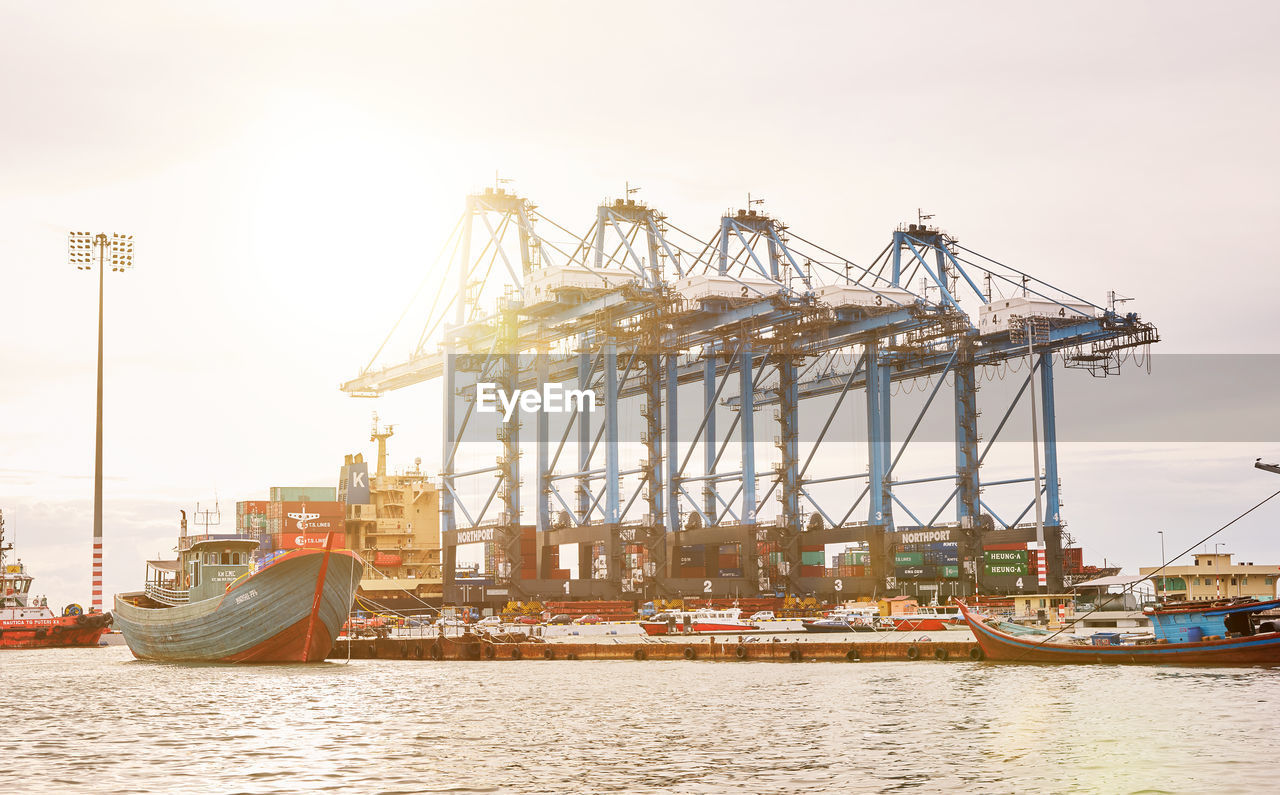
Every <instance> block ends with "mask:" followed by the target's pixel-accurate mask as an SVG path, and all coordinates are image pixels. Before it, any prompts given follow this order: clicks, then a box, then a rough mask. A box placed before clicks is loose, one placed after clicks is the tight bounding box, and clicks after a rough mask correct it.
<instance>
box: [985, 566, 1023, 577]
mask: <svg viewBox="0 0 1280 795" xmlns="http://www.w3.org/2000/svg"><path fill="white" fill-rule="evenodd" d="M985 570H986V573H987V576H988V577H1025V576H1026V574H1027V564H1026V563H996V564H991V563H988V564H987V565H986V566H985Z"/></svg>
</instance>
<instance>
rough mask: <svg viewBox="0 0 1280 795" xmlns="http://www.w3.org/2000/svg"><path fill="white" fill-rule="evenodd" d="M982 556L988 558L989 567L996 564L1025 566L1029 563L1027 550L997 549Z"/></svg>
mask: <svg viewBox="0 0 1280 795" xmlns="http://www.w3.org/2000/svg"><path fill="white" fill-rule="evenodd" d="M982 554H983V555H984V556H985V557H986V559H987V565H988V566H990V565H992V564H996V563H1008V564H1017V563H1021V564H1023V565H1024V566H1025V565H1026V563H1027V551H1026V550H1025V549H996V550H991V551H988V552H984V553H982Z"/></svg>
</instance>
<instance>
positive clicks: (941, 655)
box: [933, 646, 951, 662]
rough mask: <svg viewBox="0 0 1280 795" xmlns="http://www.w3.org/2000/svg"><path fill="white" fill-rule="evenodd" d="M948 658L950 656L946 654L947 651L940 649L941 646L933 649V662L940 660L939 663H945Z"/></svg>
mask: <svg viewBox="0 0 1280 795" xmlns="http://www.w3.org/2000/svg"><path fill="white" fill-rule="evenodd" d="M949 656H951V655H949V654H948V653H947V650H946V649H944V648H942V647H941V646H939V647H937V648H936V649H934V650H933V659H935V660H940V661H942V662H946V661H947V657H949Z"/></svg>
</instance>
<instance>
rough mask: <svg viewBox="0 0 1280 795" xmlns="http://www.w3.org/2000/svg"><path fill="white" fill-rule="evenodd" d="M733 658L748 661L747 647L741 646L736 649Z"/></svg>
mask: <svg viewBox="0 0 1280 795" xmlns="http://www.w3.org/2000/svg"><path fill="white" fill-rule="evenodd" d="M733 656H734V657H737V658H738V659H739V660H745V659H747V647H746V646H739V647H738V648H736V649H734V650H733Z"/></svg>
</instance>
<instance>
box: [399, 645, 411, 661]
mask: <svg viewBox="0 0 1280 795" xmlns="http://www.w3.org/2000/svg"><path fill="white" fill-rule="evenodd" d="M400 659H402V660H407V659H409V644H408V643H401V644H400Z"/></svg>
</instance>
